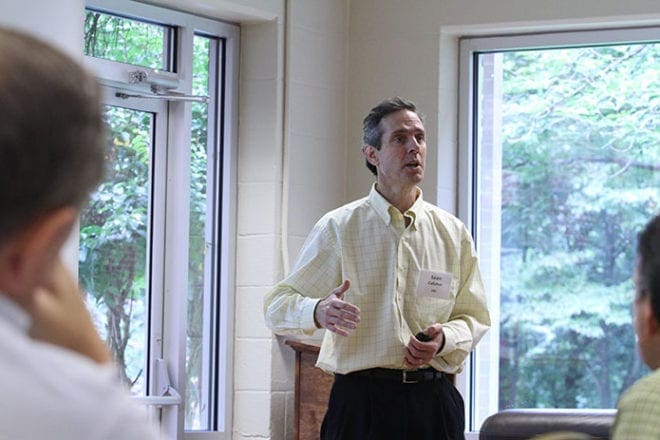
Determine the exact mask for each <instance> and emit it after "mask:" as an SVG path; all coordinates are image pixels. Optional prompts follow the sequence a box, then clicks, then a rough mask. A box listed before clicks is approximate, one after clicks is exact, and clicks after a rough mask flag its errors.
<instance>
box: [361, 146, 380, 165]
mask: <svg viewBox="0 0 660 440" xmlns="http://www.w3.org/2000/svg"><path fill="white" fill-rule="evenodd" d="M362 154H364V158H365V159H366V160H367V162H369V163H370V164H371V165H373V166H375V167H378V163H379V162H378V149H377V148H376V147H374V146H373V145H369V144H365V145H363V146H362Z"/></svg>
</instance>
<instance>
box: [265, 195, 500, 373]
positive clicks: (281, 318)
mask: <svg viewBox="0 0 660 440" xmlns="http://www.w3.org/2000/svg"><path fill="white" fill-rule="evenodd" d="M405 216H406V217H408V218H409V219H410V223H409V225H408V227H406V226H405V219H404V215H403V214H401V212H399V211H398V210H397V209H396V208H395V207H393V206H392V205H391V204H390V203H389V202H388V201H387V200H386V199H385V198H383V197H382V196H381V195H380V194H379V193H378V192H377V191H376V189H375V186H373V187H372V189H371V192H370V193H369V195H368V196H367V197H365V198H362V199H360V200H356V201H354V202H352V203H349V204H347V205H344V206H342V207H340V208H338V209H335V210H333V211H331V212H329V213H328V214H326V215H325V216H323V218H321V220H319V221H318V223H317V224H316V225H315V227H314V229H313V230H312V231H311V233H310V235H309V236H308V238H307V241H306V243H305V245H304V246H303V248H302V250H301V252H300V255H299V256H298V259H297V261H296V263H295V265H294V267H293V268H292V271H291V273H290V274H289V275H288V276H287V277H286V278H285V279H284V280H282V281H281V282H280V283H279V284H278V285H277V286H275V288H274V289H273V290H272V291H271V292H269V293H268V295H267V296H266V299H265V303H264V311H265V317H266V323H267V325H268V326H269V327H270V328H271V329H272V330H273V331H274V332H276V333H278V334H311V333H313V332H314V331H315V330H316V326H315V323H314V308H315V307H316V304H317V303H318V301H319V300H320V299H322V298H324V297H325V296H327V295H328V294H329V293H330V292H331V291H332V290H333V289H334V288H336V287H337V286H339V285H340V284H341V283H342V281H343V280H344V279H348V280H350V281H351V287H350V289H349V290H348V291H347V292H346V294H345V296H344V300H345V301H347V302H350V303H352V304H355V305H356V306H358V307H359V308H360V310H361V314H360V317H361V321H360V323H359V324H358V327H357V329H356V330H355V331H354V332H353V333H352V334H351V335H350V336H348V337H344V336H339V335H337V334H335V333H332V332H328V331H326V332H325V335H324V338H323V342H322V344H321V351H320V353H319V357H318V361H317V366H318V367H320V368H322V369H324V370H326V371H331V372H336V373H342V374H345V373H349V372H351V371H357V370H363V369H367V368H373V367H383V368H397V369H403V368H404V366H403V354H404V347H405V345H406V344H407V343H408V339H409V338H410V336H411V335H414V334H415V333H417V332H419V331H420V330H423V329H425V328H426V327H428V326H429V325H432V324H435V323H442V324H443V329H444V333H445V338H446V342H445V345H444V347H443V349H442V351H441V352H440V353H439V354H438V355H437V356H436V357H435V358H434V359H433V361H432V362H431V363H430V365H431V366H432V367H434V368H435V369H437V370H440V371H445V372H447V373H457V372H460V370H461V369H462V365H463V361H464V360H465V358H466V356H467V355H468V354H469V352H470V351H471V350H472V349H473V348H474V346H475V345H476V343H477V342H478V341H479V339H481V337H482V336H483V335H484V333H485V332H486V331H487V330H488V328H489V326H490V317H489V314H488V309H487V306H486V297H485V294H484V288H483V284H482V281H481V276H480V273H479V268H478V265H477V257H476V255H475V252H474V246H473V243H472V238H471V236H470V234H469V232H468V231H467V229H466V228H465V226H464V225H463V223H461V222H460V220H458V219H457V218H456V217H454V216H452V215H450V214H449V213H447V212H445V211H443V210H442V209H440V208H438V207H436V206H433V205H431V204H430V203H427V202H425V201H424V200H423V198H422V192H421V190H419V196H418V198H417V200H416V202H415V204H414V205H413V206H412V207H411V208H410V209H409V210H408V211H407V212H406V213H405ZM423 270H424V271H432V273H445V274H447V273H448V274H451V283H450V288H449V290H448V292H447V293H446V295H444V297H435V296H429V295H428V294H426V293H424V292H420V291H419V289H418V286H417V284H418V280H419V279H420V272H421V271H423ZM445 279H446V278H445Z"/></svg>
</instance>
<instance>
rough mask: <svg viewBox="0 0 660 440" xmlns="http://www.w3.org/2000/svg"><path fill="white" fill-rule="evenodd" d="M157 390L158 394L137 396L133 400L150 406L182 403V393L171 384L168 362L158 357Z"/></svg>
mask: <svg viewBox="0 0 660 440" xmlns="http://www.w3.org/2000/svg"><path fill="white" fill-rule="evenodd" d="M156 390H157V394H156V395H152V396H136V397H133V400H134V401H136V402H137V403H141V404H143V405H148V406H157V407H159V408H160V407H163V406H173V405H180V404H181V401H182V399H181V395H180V394H179V392H178V391H177V390H176V389H175V388H174V387H173V386H172V384H170V376H169V374H168V372H167V364H165V360H164V359H156Z"/></svg>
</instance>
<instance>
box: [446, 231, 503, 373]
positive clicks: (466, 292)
mask: <svg viewBox="0 0 660 440" xmlns="http://www.w3.org/2000/svg"><path fill="white" fill-rule="evenodd" d="M460 252H461V254H460V283H459V288H458V293H457V295H456V303H455V305H454V309H453V311H452V313H451V315H450V317H449V320H448V322H446V323H443V326H442V327H443V331H444V334H445V345H444V347H443V348H442V350H441V351H440V353H438V355H437V357H436V360H437V361H438V362H439V364H440V365H439V366H440V367H441V368H442V369H443V371H448V372H458V371H459V369H460V366H461V365H462V364H463V362H464V361H465V358H466V357H467V356H468V354H469V353H470V352H471V351H472V350H473V349H474V347H475V346H476V345H477V343H478V342H479V340H480V339H481V338H482V337H483V335H484V334H485V333H486V332H487V331H488V329H489V328H490V314H489V312H488V306H487V304H486V294H485V292H484V286H483V282H482V280H481V273H480V272H479V265H478V261H477V255H476V252H475V250H474V244H473V242H472V238H471V237H470V234H469V232H468V231H467V229H466V228H465V226H463V227H462V237H461V249H460Z"/></svg>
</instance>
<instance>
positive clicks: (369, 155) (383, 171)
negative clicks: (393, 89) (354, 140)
mask: <svg viewBox="0 0 660 440" xmlns="http://www.w3.org/2000/svg"><path fill="white" fill-rule="evenodd" d="M362 153H363V154H364V157H365V160H366V162H367V167H368V168H369V169H370V170H371V171H372V172H373V173H374V174H375V175H376V178H377V188H378V191H379V192H380V193H381V194H383V195H384V196H386V197H389V198H388V200H390V201H391V202H393V201H394V200H393V198H397V197H400V196H402V195H410V194H413V192H414V194H415V197H416V194H417V193H416V191H417V184H419V183H420V182H421V181H422V179H423V178H424V166H425V163H426V133H425V131H424V124H423V123H422V120H421V118H420V117H419V115H418V114H417V111H416V109H415V105H414V104H413V103H411V102H408V101H404V100H403V99H401V98H393V99H390V100H387V101H384V102H381V103H380V104H378V105H377V106H376V107H374V109H373V110H372V111H371V112H370V113H369V115H367V117H366V118H365V119H364V145H363V147H362Z"/></svg>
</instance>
